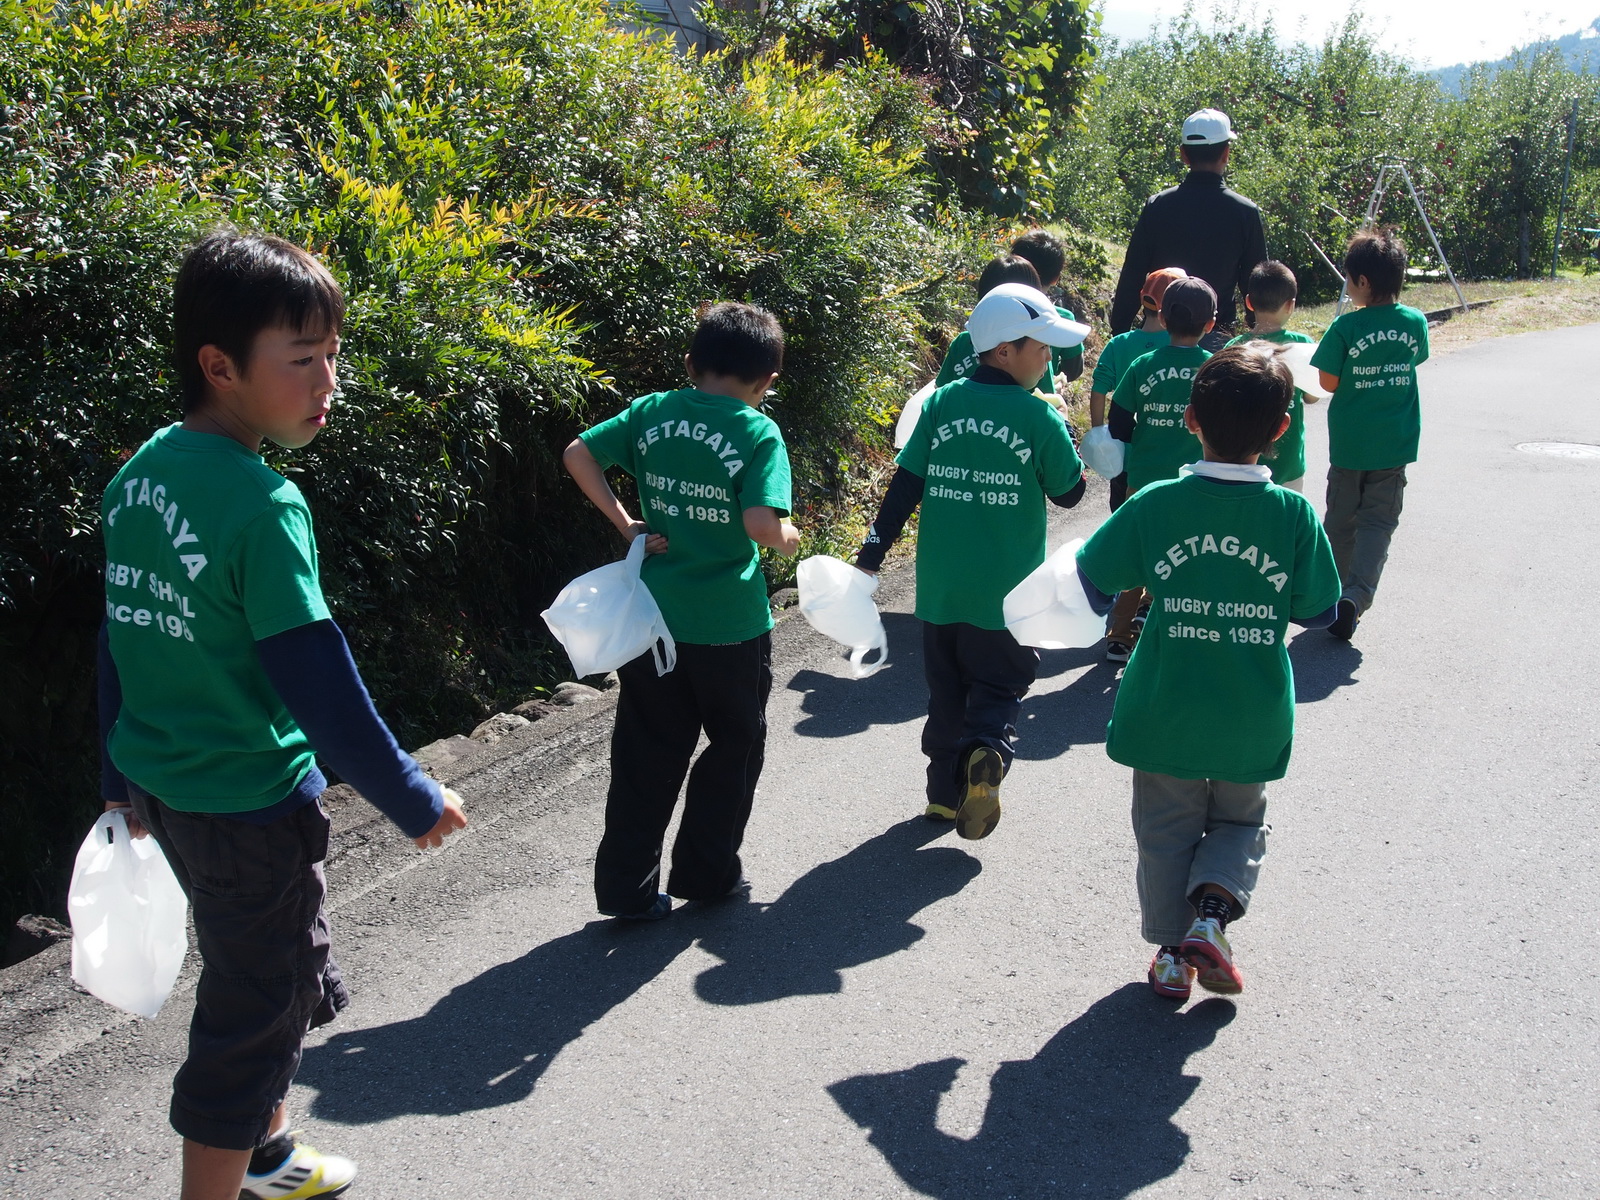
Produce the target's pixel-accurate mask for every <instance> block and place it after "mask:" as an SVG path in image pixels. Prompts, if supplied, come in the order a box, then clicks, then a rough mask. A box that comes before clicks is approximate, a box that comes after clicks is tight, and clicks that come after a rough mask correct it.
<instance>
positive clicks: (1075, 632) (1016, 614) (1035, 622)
mask: <svg viewBox="0 0 1600 1200" xmlns="http://www.w3.org/2000/svg"><path fill="white" fill-rule="evenodd" d="M1082 548H1083V539H1082V538H1074V539H1073V540H1072V541H1070V542H1068V543H1067V544H1066V545H1065V546H1063V547H1061V549H1059V550H1057V551H1056V552H1055V553H1054V554H1052V555H1051V556H1050V557H1049V558H1047V559H1045V560H1044V562H1042V563H1040V564H1039V565H1038V566H1037V567H1035V568H1034V570H1033V573H1032V574H1030V575H1029V576H1028V577H1027V578H1026V579H1024V580H1023V581H1022V582H1021V583H1019V584H1017V586H1016V587H1014V588H1012V589H1011V591H1010V592H1009V593H1008V594H1007V595H1006V598H1005V601H1004V603H1003V604H1002V605H1001V612H1002V613H1003V614H1004V616H1005V620H1006V628H1007V629H1009V630H1010V631H1011V636H1012V637H1014V638H1016V639H1017V642H1018V643H1019V644H1020V645H1023V646H1037V647H1038V648H1039V649H1041V650H1067V649H1072V648H1081V647H1085V646H1092V645H1094V644H1095V643H1096V642H1098V641H1099V640H1100V639H1101V638H1103V637H1104V636H1105V633H1106V621H1105V618H1104V617H1102V616H1101V615H1100V614H1099V613H1097V612H1095V611H1094V609H1092V608H1090V607H1089V597H1088V596H1087V595H1086V594H1085V593H1084V590H1083V583H1082V582H1081V581H1080V580H1079V579H1078V551H1079V550H1081V549H1082Z"/></svg>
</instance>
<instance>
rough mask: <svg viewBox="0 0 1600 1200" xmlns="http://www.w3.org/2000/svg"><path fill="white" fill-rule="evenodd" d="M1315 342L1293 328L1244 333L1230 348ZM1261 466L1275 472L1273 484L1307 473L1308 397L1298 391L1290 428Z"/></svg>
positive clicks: (1295, 394) (1293, 402)
mask: <svg viewBox="0 0 1600 1200" xmlns="http://www.w3.org/2000/svg"><path fill="white" fill-rule="evenodd" d="M1311 340H1312V339H1311V338H1309V337H1307V336H1306V335H1305V334H1303V333H1296V332H1294V330H1292V329H1279V330H1278V331H1276V332H1275V333H1241V334H1240V335H1239V336H1238V337H1236V338H1234V339H1233V341H1231V342H1229V343H1228V345H1230V346H1238V345H1241V344H1243V343H1244V342H1274V343H1276V344H1277V345H1280V346H1288V345H1292V344H1293V343H1295V342H1302V343H1303V342H1309V341H1311ZM1261 465H1262V466H1264V467H1266V468H1268V469H1269V470H1270V471H1271V472H1272V482H1273V483H1288V482H1289V480H1291V479H1299V478H1300V477H1301V476H1303V475H1304V474H1305V473H1306V394H1305V393H1304V392H1302V391H1301V390H1300V389H1299V388H1295V390H1294V397H1293V398H1292V399H1291V400H1290V401H1289V428H1288V429H1286V430H1284V431H1283V436H1282V437H1281V438H1279V439H1278V440H1277V441H1276V442H1274V443H1273V444H1272V449H1271V450H1269V451H1268V452H1267V453H1265V454H1263V455H1262V456H1261Z"/></svg>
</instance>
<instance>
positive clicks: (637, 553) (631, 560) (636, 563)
mask: <svg viewBox="0 0 1600 1200" xmlns="http://www.w3.org/2000/svg"><path fill="white" fill-rule="evenodd" d="M645 536H646V535H645V534H642V533H641V534H640V535H639V536H638V537H636V538H634V539H633V541H631V542H629V543H628V553H627V556H626V557H625V558H623V560H622V561H623V562H625V563H627V564H628V573H629V574H630V575H632V576H633V577H634V578H635V579H638V578H639V572H641V571H642V570H643V569H644V539H645Z"/></svg>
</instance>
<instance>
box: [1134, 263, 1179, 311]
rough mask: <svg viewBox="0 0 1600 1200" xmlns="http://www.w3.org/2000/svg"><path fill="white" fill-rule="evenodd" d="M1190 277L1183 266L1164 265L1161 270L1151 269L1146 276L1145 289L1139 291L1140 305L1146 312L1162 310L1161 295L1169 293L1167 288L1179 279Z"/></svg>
mask: <svg viewBox="0 0 1600 1200" xmlns="http://www.w3.org/2000/svg"><path fill="white" fill-rule="evenodd" d="M1187 278H1189V272H1187V271H1185V270H1184V269H1183V268H1182V267H1162V268H1161V269H1160V270H1159V271H1151V272H1150V274H1148V275H1146V276H1145V277H1144V290H1143V291H1141V292H1140V293H1139V307H1141V308H1143V309H1144V310H1145V311H1146V312H1160V311H1161V297H1162V296H1165V295H1166V294H1167V288H1168V287H1169V286H1170V285H1171V284H1173V283H1174V282H1176V281H1177V280H1179V279H1187Z"/></svg>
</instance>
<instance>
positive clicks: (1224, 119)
mask: <svg viewBox="0 0 1600 1200" xmlns="http://www.w3.org/2000/svg"><path fill="white" fill-rule="evenodd" d="M1238 136H1239V135H1238V134H1237V133H1235V132H1234V131H1233V123H1232V122H1231V121H1229V120H1228V114H1227V113H1225V112H1219V111H1218V110H1217V109H1214V108H1202V109H1201V110H1200V111H1199V112H1192V113H1190V114H1189V115H1188V116H1187V117H1185V118H1184V120H1183V144H1184V145H1185V146H1215V145H1216V144H1217V143H1218V142H1231V141H1234V140H1235V139H1237V138H1238Z"/></svg>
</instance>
